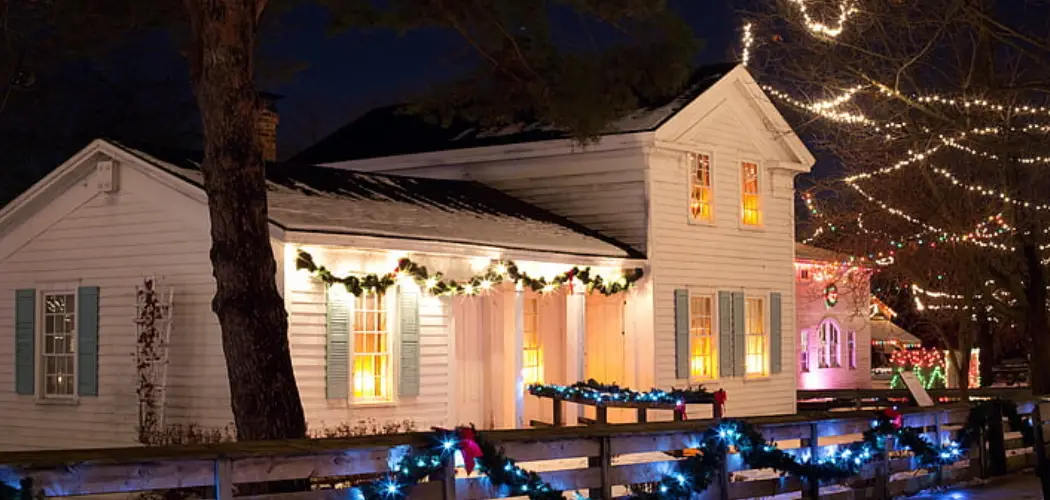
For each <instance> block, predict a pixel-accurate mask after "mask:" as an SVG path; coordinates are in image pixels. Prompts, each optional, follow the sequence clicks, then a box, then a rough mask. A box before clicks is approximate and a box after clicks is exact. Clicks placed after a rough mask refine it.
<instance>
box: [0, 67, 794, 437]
mask: <svg viewBox="0 0 1050 500" xmlns="http://www.w3.org/2000/svg"><path fill="white" fill-rule="evenodd" d="M384 127H387V128H384ZM813 162H814V160H813V158H812V157H811V156H810V154H809V153H808V151H807V150H806V149H805V147H804V146H803V145H802V143H801V142H800V141H799V140H798V138H797V137H796V136H795V135H794V134H793V133H792V132H791V130H790V128H789V127H788V125H787V124H786V123H785V122H784V120H783V119H782V117H781V116H780V115H779V114H778V113H777V111H776V110H775V108H774V107H773V105H772V104H771V103H770V102H769V100H768V99H767V98H766V97H765V96H764V95H763V94H762V92H761V91H760V89H759V88H758V85H757V84H756V83H755V81H754V80H753V79H752V78H751V77H750V76H749V75H748V74H747V72H746V71H745V70H744V69H743V68H742V67H738V66H733V65H722V66H717V67H710V68H704V69H702V70H700V71H699V72H698V73H697V74H696V78H695V79H694V81H693V84H692V86H691V87H690V88H689V90H688V91H687V92H686V93H685V94H683V95H682V96H679V97H678V98H675V99H671V100H669V101H668V102H666V103H663V104H662V105H654V106H653V107H650V108H647V109H644V110H639V111H638V112H636V113H633V114H632V115H630V116H628V117H625V118H624V119H623V120H621V121H619V122H617V123H616V124H614V132H613V133H609V134H607V135H605V136H604V137H603V138H602V140H601V141H600V142H599V143H597V144H594V145H588V146H586V147H581V146H579V145H578V144H577V143H575V142H574V141H572V140H570V139H568V138H565V137H562V136H560V135H559V134H558V133H556V132H554V131H551V130H548V129H544V128H542V127H536V126H528V125H523V126H520V127H510V128H508V129H504V130H498V131H479V130H475V129H472V128H470V127H460V126H458V125H454V126H453V127H452V128H450V129H440V128H437V127H434V126H430V125H426V124H425V123H423V122H421V121H419V120H417V119H416V118H415V117H412V116H406V115H400V114H397V113H393V112H391V110H383V111H377V112H374V113H370V114H367V115H365V116H364V117H362V118H361V119H360V120H358V121H357V122H355V123H352V124H350V125H349V126H347V127H346V128H344V129H343V130H341V131H339V132H337V133H336V134H334V135H333V136H332V137H330V138H328V139H326V140H325V141H322V142H321V143H319V144H318V145H317V146H315V147H314V148H311V149H310V150H308V151H307V152H305V153H304V154H302V155H301V156H300V157H299V158H297V159H294V160H293V162H291V163H287V164H283V163H282V164H274V165H272V166H270V167H269V168H268V172H267V176H268V178H269V183H270V192H269V207H270V218H271V221H270V222H271V236H272V244H273V247H274V256H275V258H276V259H277V262H278V275H277V281H278V287H279V289H280V290H281V292H282V293H283V296H284V298H285V303H286V307H287V309H288V313H289V337H290V342H291V354H292V358H293V365H294V369H295V376H296V379H297V381H298V383H299V388H300V393H301V396H302V400H303V405H304V408H305V411H306V416H307V420H308V424H309V425H310V427H311V428H312V429H318V428H321V427H324V426H335V425H338V424H341V423H344V422H351V423H352V422H355V421H358V420H361V419H365V418H375V419H378V420H380V421H384V420H401V419H410V420H412V421H414V422H415V423H416V426H417V427H420V428H425V427H427V426H431V425H443V426H450V425H456V424H461V423H468V422H472V423H474V424H476V425H478V426H479V427H481V428H492V427H520V426H524V425H526V423H527V422H528V421H529V420H531V419H534V418H540V419H544V420H548V421H549V420H550V418H551V414H550V413H551V409H550V408H549V402H547V404H541V402H540V401H539V400H538V399H537V398H534V397H531V396H526V395H525V394H524V391H523V387H524V384H525V383H528V382H534V381H541V382H548V383H559V384H571V383H573V382H576V381H578V380H585V379H588V378H594V379H598V380H599V381H601V382H606V383H613V382H615V383H619V384H621V385H626V386H629V387H633V388H641V389H648V388H649V387H661V388H669V387H672V386H675V387H679V388H681V387H685V386H688V385H693V386H696V385H704V386H705V387H706V388H707V389H709V390H717V389H725V390H726V391H727V393H728V402H727V405H726V412H727V414H728V415H730V416H746V415H758V414H787V413H794V411H795V389H796V383H797V379H796V371H795V369H793V366H794V364H795V363H794V360H795V359H796V354H795V352H794V346H795V345H796V339H795V334H794V332H795V331H796V325H795V314H793V311H794V307H795V286H794V276H795V274H794V267H793V259H794V199H793V197H794V188H793V179H794V177H795V175H797V174H799V173H803V172H807V171H808V170H809V168H810V167H811V165H812V164H813ZM316 165H321V166H316ZM209 247H210V240H209V223H208V216H207V207H206V199H205V195H204V192H203V190H202V189H201V187H200V172H199V169H198V163H197V159H196V157H195V155H193V154H187V153H183V152H177V151H163V150H157V149H156V148H131V147H128V146H126V145H121V144H117V143H113V142H107V141H102V140H99V141H95V142H94V143H92V144H91V145H89V146H88V147H86V148H85V149H84V150H82V151H81V152H80V153H78V154H77V155H75V156H74V157H73V158H70V159H69V160H68V161H67V162H66V163H65V164H63V165H62V166H60V167H59V168H57V169H56V170H55V171H54V172H53V173H52V174H50V175H49V176H48V177H46V178H45V179H43V180H42V181H40V182H39V183H38V184H36V185H35V186H33V187H32V188H31V189H30V190H28V191H27V192H26V193H24V194H23V195H22V196H21V197H19V198H18V199H16V200H15V201H13V202H12V203H10V204H9V205H8V206H6V207H4V208H3V209H2V210H0V298H2V300H0V359H3V360H4V362H3V363H0V450H12V449H41V448H70V447H99V446H122V445H129V444H133V443H134V441H135V435H136V431H135V428H136V425H137V424H138V412H139V401H138V397H137V396H136V389H137V387H138V382H137V378H138V373H137V369H136V363H135V356H134V353H135V351H136V343H137V327H136V323H135V317H136V286H137V285H139V284H141V283H142V281H143V278H144V277H150V276H154V277H156V278H157V279H158V282H159V283H160V285H161V289H162V290H169V289H170V290H171V291H172V292H173V297H174V299H173V302H172V316H171V317H172V321H171V325H172V326H171V331H170V340H169V342H168V345H167V348H166V356H167V359H168V364H167V370H166V372H167V373H166V377H165V379H164V394H165V397H164V407H163V415H164V419H165V422H167V423H190V422H192V423H196V424H200V425H202V426H205V427H222V426H224V425H226V424H228V423H229V422H230V421H231V419H232V417H231V412H230V406H229V399H228V387H227V386H228V382H227V377H226V369H225V363H224V358H223V353H222V348H221V342H220V332H219V327H218V322H217V320H216V318H215V316H214V314H213V313H212V312H211V309H210V307H211V297H212V294H213V293H214V288H215V285H214V281H213V278H212V276H211V268H210V261H209ZM305 256H309V259H310V260H311V261H312V262H313V263H314V264H316V265H318V266H324V267H325V268H326V270H328V271H330V272H331V276H335V277H348V278H349V277H357V278H362V279H364V278H367V276H368V275H375V276H378V277H382V276H386V275H388V274H390V273H391V272H392V271H393V270H394V269H395V268H396V267H397V266H398V263H399V261H400V260H401V259H405V258H407V259H410V260H411V261H412V262H413V263H415V264H418V265H421V266H426V268H427V269H428V272H429V273H431V275H434V274H435V273H441V275H442V276H443V277H445V278H448V279H454V280H458V281H459V282H460V283H461V284H463V283H468V284H470V286H471V287H470V289H469V293H458V294H454V295H448V294H437V293H432V292H433V291H434V290H432V289H431V288H430V284H429V283H427V282H425V281H422V280H414V279H411V278H404V277H402V278H400V279H397V280H396V282H395V283H394V284H393V286H391V287H390V288H386V289H385V290H383V292H384V293H369V290H367V289H365V290H364V291H363V293H361V295H359V296H355V295H354V294H352V293H349V292H348V291H347V289H346V288H344V287H343V286H341V285H340V284H334V285H332V286H326V284H325V282H324V281H323V280H322V279H319V277H318V275H317V273H311V272H308V271H306V270H302V269H298V268H299V267H302V266H299V265H297V263H301V261H302V257H305ZM511 263H513V264H514V266H515V267H516V269H518V270H519V271H520V272H522V273H525V274H527V275H529V276H532V277H537V278H546V279H551V277H553V276H555V275H559V274H563V273H566V272H567V271H569V270H570V269H572V268H573V267H577V268H580V269H583V268H588V267H589V268H590V274H591V276H592V277H595V276H601V277H602V278H603V279H604V280H605V281H606V282H607V283H621V284H623V283H626V281H625V276H629V275H631V273H632V272H633V270H634V269H636V268H638V269H641V272H642V273H643V274H642V277H641V279H640V280H638V281H637V282H634V283H633V286H632V287H630V288H629V289H628V290H627V291H626V292H623V293H615V294H611V295H603V294H600V293H589V291H588V288H587V287H585V286H562V287H558V288H553V287H548V288H545V289H543V290H539V291H533V290H531V289H529V288H527V287H521V286H515V285H514V284H513V283H509V282H504V283H502V284H492V283H490V282H489V281H488V280H487V279H486V280H481V281H479V279H480V278H479V276H489V275H490V274H488V273H491V272H493V269H498V268H502V267H505V266H507V265H509V264H511ZM464 291H465V289H463V288H460V292H464ZM569 406H572V405H569ZM577 415H578V413H576V410H575V409H571V408H570V409H568V410H567V411H566V414H565V419H566V420H567V421H568V422H569V423H572V422H575V421H576V417H577ZM690 416H699V417H702V416H704V415H703V413H702V412H693V411H692V410H691V411H690ZM668 418H670V415H668Z"/></svg>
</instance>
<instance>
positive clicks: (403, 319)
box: [397, 291, 419, 396]
mask: <svg viewBox="0 0 1050 500" xmlns="http://www.w3.org/2000/svg"><path fill="white" fill-rule="evenodd" d="M397 317H398V322H399V323H400V336H401V364H400V365H399V366H400V371H401V373H400V374H399V376H398V386H397V394H398V396H418V395H419V293H417V292H405V291H402V292H401V293H400V294H398V314H397Z"/></svg>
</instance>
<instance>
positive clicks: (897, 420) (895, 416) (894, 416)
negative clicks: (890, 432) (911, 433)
mask: <svg viewBox="0 0 1050 500" xmlns="http://www.w3.org/2000/svg"><path fill="white" fill-rule="evenodd" d="M882 414H883V415H885V416H886V418H888V419H890V422H892V423H893V427H895V428H897V429H900V428H901V427H903V426H904V415H901V413H900V412H899V411H897V410H895V409H893V408H886V409H885V410H883V411H882Z"/></svg>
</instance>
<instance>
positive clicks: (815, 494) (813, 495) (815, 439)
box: [802, 423, 820, 500]
mask: <svg viewBox="0 0 1050 500" xmlns="http://www.w3.org/2000/svg"><path fill="white" fill-rule="evenodd" d="M805 441H806V442H804V443H802V445H803V446H806V445H808V446H809V459H810V460H811V461H814V462H815V461H816V460H817V459H818V458H819V457H818V454H819V453H820V429H819V428H818V426H817V424H816V423H812V424H809V439H808V440H805ZM802 498H806V499H814V500H815V499H817V498H820V481H819V480H817V479H814V478H810V477H807V478H805V484H803V485H802Z"/></svg>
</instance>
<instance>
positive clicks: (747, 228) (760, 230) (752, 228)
mask: <svg viewBox="0 0 1050 500" xmlns="http://www.w3.org/2000/svg"><path fill="white" fill-rule="evenodd" d="M737 227H739V228H740V230H741V231H754V232H756V233H764V232H765V231H766V225H765V224H759V225H757V226H756V225H752V224H744V223H743V222H741V223H739V224H737Z"/></svg>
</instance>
